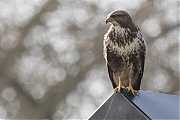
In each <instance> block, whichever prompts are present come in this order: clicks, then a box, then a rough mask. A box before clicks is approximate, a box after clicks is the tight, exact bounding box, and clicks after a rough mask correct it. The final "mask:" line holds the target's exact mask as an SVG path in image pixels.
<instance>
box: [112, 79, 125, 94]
mask: <svg viewBox="0 0 180 120" xmlns="http://www.w3.org/2000/svg"><path fill="white" fill-rule="evenodd" d="M121 88H122V89H124V88H125V87H124V86H123V85H122V82H121V80H120V77H119V85H118V86H117V87H116V88H115V89H114V91H117V90H118V91H120V89H121Z"/></svg>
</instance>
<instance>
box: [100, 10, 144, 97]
mask: <svg viewBox="0 0 180 120" xmlns="http://www.w3.org/2000/svg"><path fill="white" fill-rule="evenodd" d="M107 23H110V24H111V26H110V28H109V30H108V31H107V33H106V34H105V35H104V42H103V44H104V48H103V52H104V58H105V60H106V65H107V69H108V73H109V78H110V80H111V82H112V86H113V87H114V91H117V90H118V91H120V89H126V90H128V91H131V93H132V94H133V95H134V94H135V93H136V92H138V90H139V89H140V84H141V79H142V76H143V71H144V62H145V57H146V42H145V40H144V38H143V36H142V34H141V31H140V29H139V28H138V26H137V25H135V24H134V22H133V21H132V18H131V17H130V15H129V14H128V13H127V12H126V11H123V10H115V11H112V12H111V13H109V14H108V16H107V19H106V24H107Z"/></svg>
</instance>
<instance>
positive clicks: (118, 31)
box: [111, 25, 127, 35]
mask: <svg viewBox="0 0 180 120" xmlns="http://www.w3.org/2000/svg"><path fill="white" fill-rule="evenodd" d="M111 29H112V30H113V31H114V32H115V34H119V35H123V34H126V32H127V31H126V29H125V28H123V27H121V26H120V25H117V26H114V25H111Z"/></svg>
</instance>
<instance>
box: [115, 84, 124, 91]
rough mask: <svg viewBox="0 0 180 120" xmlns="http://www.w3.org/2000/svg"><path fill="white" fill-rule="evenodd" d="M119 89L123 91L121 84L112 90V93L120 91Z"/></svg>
mask: <svg viewBox="0 0 180 120" xmlns="http://www.w3.org/2000/svg"><path fill="white" fill-rule="evenodd" d="M121 88H122V89H124V88H125V87H124V86H123V85H122V84H120V85H119V86H117V87H116V88H114V92H116V91H120V90H121Z"/></svg>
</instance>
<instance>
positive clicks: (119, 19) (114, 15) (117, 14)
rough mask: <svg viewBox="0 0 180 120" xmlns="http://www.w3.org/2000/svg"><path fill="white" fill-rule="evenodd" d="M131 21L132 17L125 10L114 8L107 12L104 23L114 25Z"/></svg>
mask: <svg viewBox="0 0 180 120" xmlns="http://www.w3.org/2000/svg"><path fill="white" fill-rule="evenodd" d="M130 21H132V18H131V17H130V16H129V14H128V13H127V12H126V11H123V10H115V11H112V12H111V13H109V14H108V16H107V19H106V24H107V23H111V24H113V25H114V26H118V25H124V24H127V23H128V22H130Z"/></svg>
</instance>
